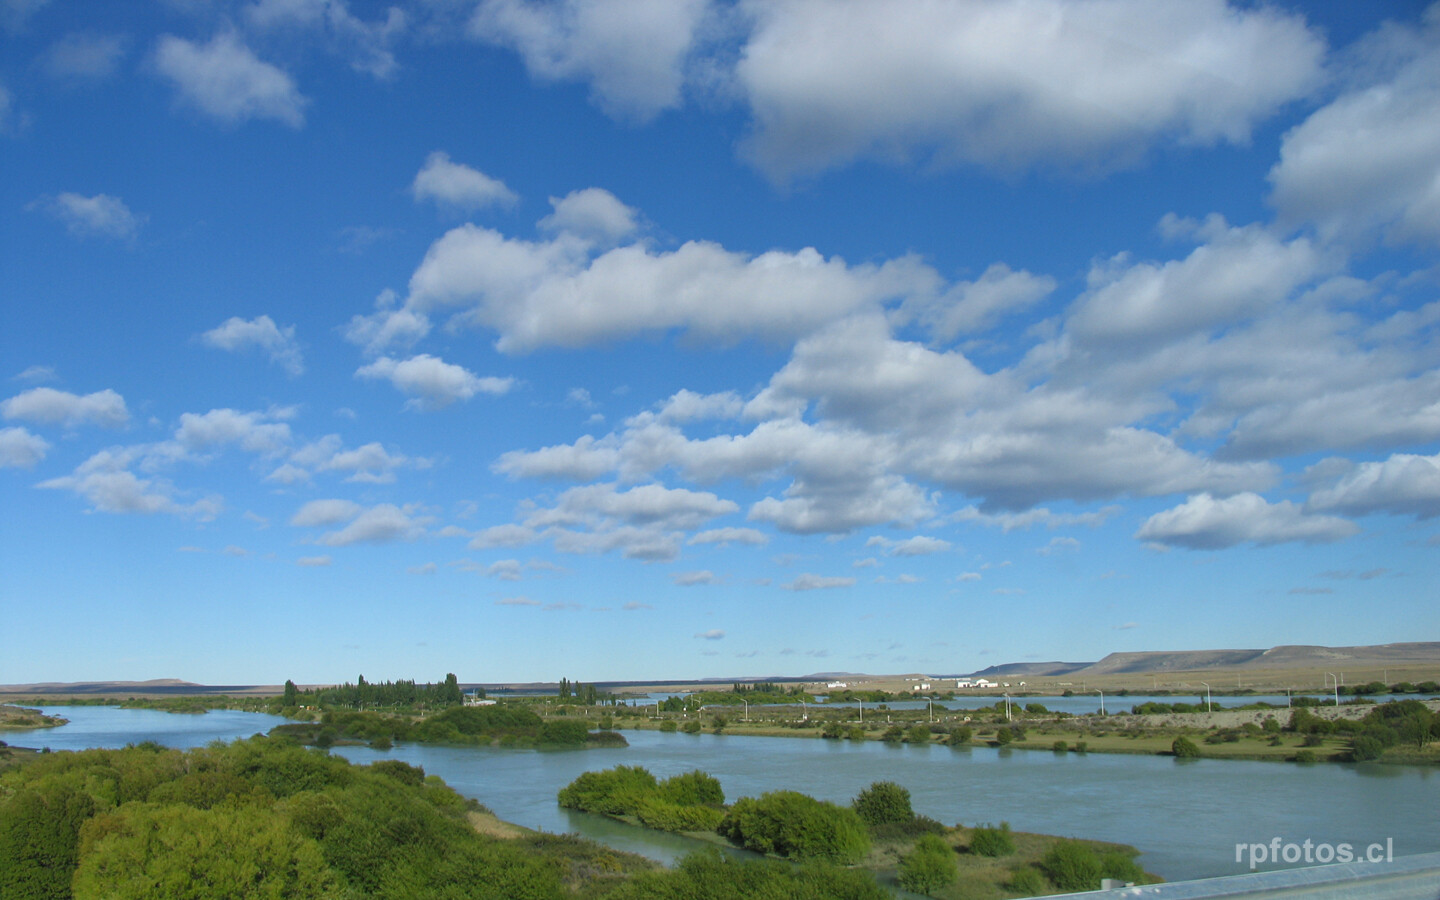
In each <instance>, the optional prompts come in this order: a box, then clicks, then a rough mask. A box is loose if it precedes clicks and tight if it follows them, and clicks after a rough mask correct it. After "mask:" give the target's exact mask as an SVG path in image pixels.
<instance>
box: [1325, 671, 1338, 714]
mask: <svg viewBox="0 0 1440 900" xmlns="http://www.w3.org/2000/svg"><path fill="white" fill-rule="evenodd" d="M1325 674H1326V675H1329V676H1330V677H1331V678H1334V679H1335V708H1336V709H1339V708H1340V679H1338V678H1335V673H1334V672H1326V673H1325Z"/></svg>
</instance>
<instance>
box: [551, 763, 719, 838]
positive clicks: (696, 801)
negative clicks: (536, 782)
mask: <svg viewBox="0 0 1440 900" xmlns="http://www.w3.org/2000/svg"><path fill="white" fill-rule="evenodd" d="M559 801H560V805H561V806H564V807H567V808H569V809H580V810H584V811H586V812H596V813H603V814H605V815H611V816H627V815H629V816H635V817H637V818H638V819H639V820H640V822H641V823H642V824H644V825H646V826H648V827H650V828H657V829H660V830H662V831H714V830H715V828H716V826H718V825H719V824H720V820H721V819H723V818H724V815H725V814H724V811H723V810H721V809H720V805H721V804H723V803H724V802H725V792H724V791H723V790H722V789H721V787H720V782H719V781H717V780H716V779H715V778H714V777H713V776H711V775H707V774H705V773H704V772H686V773H684V774H683V775H676V776H673V777H671V778H667V779H666V780H664V781H660V782H657V781H656V780H655V776H654V775H651V774H650V772H648V771H647V770H645V769H643V768H641V767H639V766H616V767H615V768H613V769H608V770H606V771H604V772H586V773H584V774H583V775H581V776H580V777H579V778H576V779H575V780H574V781H572V782H570V784H568V785H566V786H565V787H564V788H562V789H561V790H560V793H559Z"/></svg>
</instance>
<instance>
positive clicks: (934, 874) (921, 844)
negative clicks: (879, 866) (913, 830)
mask: <svg viewBox="0 0 1440 900" xmlns="http://www.w3.org/2000/svg"><path fill="white" fill-rule="evenodd" d="M956 875H957V873H956V869H955V853H954V851H952V850H951V849H950V845H949V844H947V843H945V840H944V839H943V838H941V837H940V836H939V835H934V834H927V835H925V836H924V837H922V838H920V840H918V841H916V842H915V848H914V849H913V850H911V851H910V852H909V853H907V854H905V855H904V856H902V857H900V867H899V876H900V886H901V887H903V888H904V889H905V890H907V891H914V892H915V893H917V894H929V893H931V892H932V891H937V890H939V889H940V888H943V887H948V886H949V885H952V884H954V883H955V878H956Z"/></svg>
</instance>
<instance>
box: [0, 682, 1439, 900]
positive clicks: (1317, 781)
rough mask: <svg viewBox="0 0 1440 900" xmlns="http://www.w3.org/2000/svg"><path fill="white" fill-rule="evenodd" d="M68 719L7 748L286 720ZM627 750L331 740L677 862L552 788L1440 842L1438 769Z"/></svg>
mask: <svg viewBox="0 0 1440 900" xmlns="http://www.w3.org/2000/svg"><path fill="white" fill-rule="evenodd" d="M45 709H46V712H48V713H51V714H59V715H64V716H66V717H67V718H70V719H71V722H72V723H71V724H70V725H67V726H64V727H62V728H56V729H47V730H45V731H43V732H38V731H37V732H27V733H25V737H24V738H23V739H17V738H14V737H11V736H10V735H11V734H15V733H9V734H7V735H6V737H5V739H6V740H9V741H10V742H11V743H14V744H26V745H28V746H49V747H52V748H54V749H80V748H83V747H96V746H100V747H120V746H124V745H125V744H127V743H135V742H139V741H144V740H154V741H157V742H159V743H161V744H165V745H167V746H173V747H193V746H199V745H203V744H205V743H208V742H209V741H211V740H216V739H219V740H229V739H233V738H237V737H244V736H248V735H250V734H253V733H255V732H258V731H263V730H265V729H268V728H269V727H272V726H273V725H275V724H279V723H280V722H281V721H282V720H281V719H278V718H276V717H274V716H262V715H258V714H255V713H238V712H229V711H215V712H211V713H209V714H207V715H203V716H189V715H173V714H169V713H161V712H155V711H153V710H120V709H113V708H110V709H107V708H102V707H46V708H45ZM624 734H625V737H626V739H627V740H629V741H630V744H631V746H630V747H628V748H602V749H595V750H558V751H534V750H501V749H497V748H489V747H485V748H476V747H444V746H437V745H425V744H402V745H398V746H396V747H395V748H393V749H392V750H389V751H384V752H381V751H375V750H371V749H370V748H368V747H338V748H336V749H335V751H334V752H336V753H338V754H342V755H344V756H345V757H346V758H348V759H350V760H352V761H355V762H359V763H366V762H371V761H373V760H376V759H387V758H388V759H400V760H404V761H405V762H408V763H411V764H414V765H419V766H423V767H424V768H425V770H426V772H428V773H430V774H433V775H439V776H440V777H442V778H444V779H445V781H446V782H448V783H449V784H450V785H451V786H453V787H454V788H455V789H456V790H458V791H460V792H461V793H462V794H464V795H466V796H470V797H475V798H477V799H478V800H480V801H481V802H483V803H485V804H486V805H487V806H489V807H490V808H491V809H492V810H494V811H495V813H496V814H497V815H499V816H500V817H501V818H502V819H507V820H509V821H512V822H516V823H518V824H521V825H525V826H528V827H530V828H539V829H543V830H545V831H552V832H572V831H573V832H578V833H580V834H584V835H586V836H589V837H593V838H595V839H597V840H600V841H603V842H605V843H606V844H609V845H611V846H613V847H616V848H617V849H622V850H629V851H633V852H637V853H643V854H645V855H647V856H650V857H652V858H657V859H662V860H671V859H674V858H676V857H678V856H680V855H683V854H685V853H687V852H690V851H691V850H693V849H695V848H696V847H697V846H698V845H697V844H696V843H695V842H694V841H691V840H688V839H685V838H681V837H678V836H674V835H664V834H659V833H656V832H651V831H649V830H647V829H640V828H635V827H631V826H627V825H624V824H622V823H618V822H614V821H612V820H610V819H606V818H604V817H601V816H593V815H588V814H585V813H576V812H571V811H568V810H563V809H561V808H560V807H559V805H558V804H557V803H556V802H555V795H556V793H557V792H558V791H559V790H560V788H562V787H564V786H565V785H566V784H568V783H570V782H571V781H572V780H574V779H575V778H576V777H577V776H579V775H580V774H581V773H582V772H586V771H591V770H597V769H606V768H610V767H611V766H615V765H621V764H624V765H639V766H644V767H646V768H647V769H649V770H650V771H651V772H653V773H654V774H655V775H656V776H657V777H659V778H667V777H669V776H671V775H676V774H679V773H681V772H686V771H689V770H692V769H702V770H704V771H706V772H709V773H710V774H712V775H714V776H715V777H716V778H718V779H720V782H721V784H722V785H723V786H724V788H725V795H726V797H727V798H728V799H730V800H734V799H737V798H739V797H744V796H757V795H759V794H761V793H764V792H765V791H771V790H777V789H781V788H785V789H792V790H798V791H803V792H804V793H807V794H810V795H812V796H815V797H819V798H821V799H825V800H832V801H836V802H840V803H848V802H849V801H850V800H851V799H852V798H853V797H854V796H855V795H856V794H857V793H859V792H860V790H861V789H863V788H864V787H866V786H867V785H869V784H870V783H871V782H874V781H880V780H891V781H896V782H899V783H900V784H902V785H904V786H905V787H907V788H909V790H910V792H911V795H912V798H913V803H914V807H915V810H916V811H917V812H919V813H922V814H924V815H927V816H931V817H932V818H935V819H939V820H940V821H942V822H945V823H946V824H953V823H963V824H967V825H973V824H975V823H978V822H1000V821H1008V822H1009V823H1010V824H1011V826H1012V827H1014V828H1015V829H1017V830H1021V831H1038V832H1044V833H1048V834H1060V835H1072V836H1076V837H1090V838H1099V839H1103V840H1111V841H1119V842H1122V843H1127V844H1134V845H1135V846H1138V847H1140V848H1141V849H1142V850H1144V851H1145V853H1144V855H1143V856H1142V857H1141V860H1140V861H1141V863H1142V864H1143V865H1144V866H1145V867H1146V868H1147V869H1150V870H1151V871H1154V872H1158V873H1159V874H1161V875H1163V876H1165V877H1166V878H1168V879H1171V880H1177V879H1185V878H1201V877H1208V876H1213V875H1226V874H1235V873H1238V872H1242V871H1246V865H1245V864H1244V863H1237V862H1235V845H1236V844H1237V843H1245V844H1249V843H1259V842H1269V841H1270V840H1271V839H1272V838H1274V837H1281V838H1282V839H1283V840H1284V841H1286V842H1295V843H1299V842H1302V841H1304V840H1306V839H1307V838H1308V839H1310V840H1312V841H1314V842H1316V843H1320V842H1327V843H1330V844H1339V843H1341V842H1348V843H1351V844H1353V845H1356V846H1364V845H1366V844H1369V843H1372V842H1377V841H1378V842H1383V841H1384V840H1385V839H1386V838H1394V845H1395V853H1396V854H1397V855H1406V854H1412V853H1424V852H1433V851H1440V829H1437V828H1436V827H1435V823H1436V819H1435V812H1434V811H1435V808H1436V803H1437V801H1440V772H1437V771H1436V770H1433V769H1427V768H1422V767H1416V766H1388V765H1376V764H1373V763H1364V764H1360V765H1350V764H1335V763H1326V764H1319V765H1304V766H1302V765H1294V764H1290V763H1275V762H1250V761H1237V760H1228V761H1222V760H1210V759H1200V760H1176V759H1173V758H1171V757H1162V756H1137V755H1118V754H1098V753H1096V754H1076V753H1054V752H1051V751H1049V750H1038V751H1037V750H1014V749H1008V748H1007V749H996V748H992V747H988V746H976V747H970V748H964V749H952V748H949V747H944V746H918V747H917V746H911V745H890V744H884V743H880V742H876V741H870V742H865V743H859V744H855V743H850V742H848V741H827V740H820V739H802V738H760V737H747V736H742V735H714V734H698V735H687V734H661V733H659V732H656V731H626V732H624Z"/></svg>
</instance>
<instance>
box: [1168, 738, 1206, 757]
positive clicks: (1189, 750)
mask: <svg viewBox="0 0 1440 900" xmlns="http://www.w3.org/2000/svg"><path fill="white" fill-rule="evenodd" d="M1170 752H1171V753H1173V754H1174V755H1175V756H1176V758H1178V759H1196V758H1198V757H1199V756H1200V748H1199V747H1197V746H1195V742H1194V741H1192V740H1190V739H1189V738H1187V737H1177V738H1176V739H1175V740H1174V741H1173V742H1172V743H1171V744H1170Z"/></svg>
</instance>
